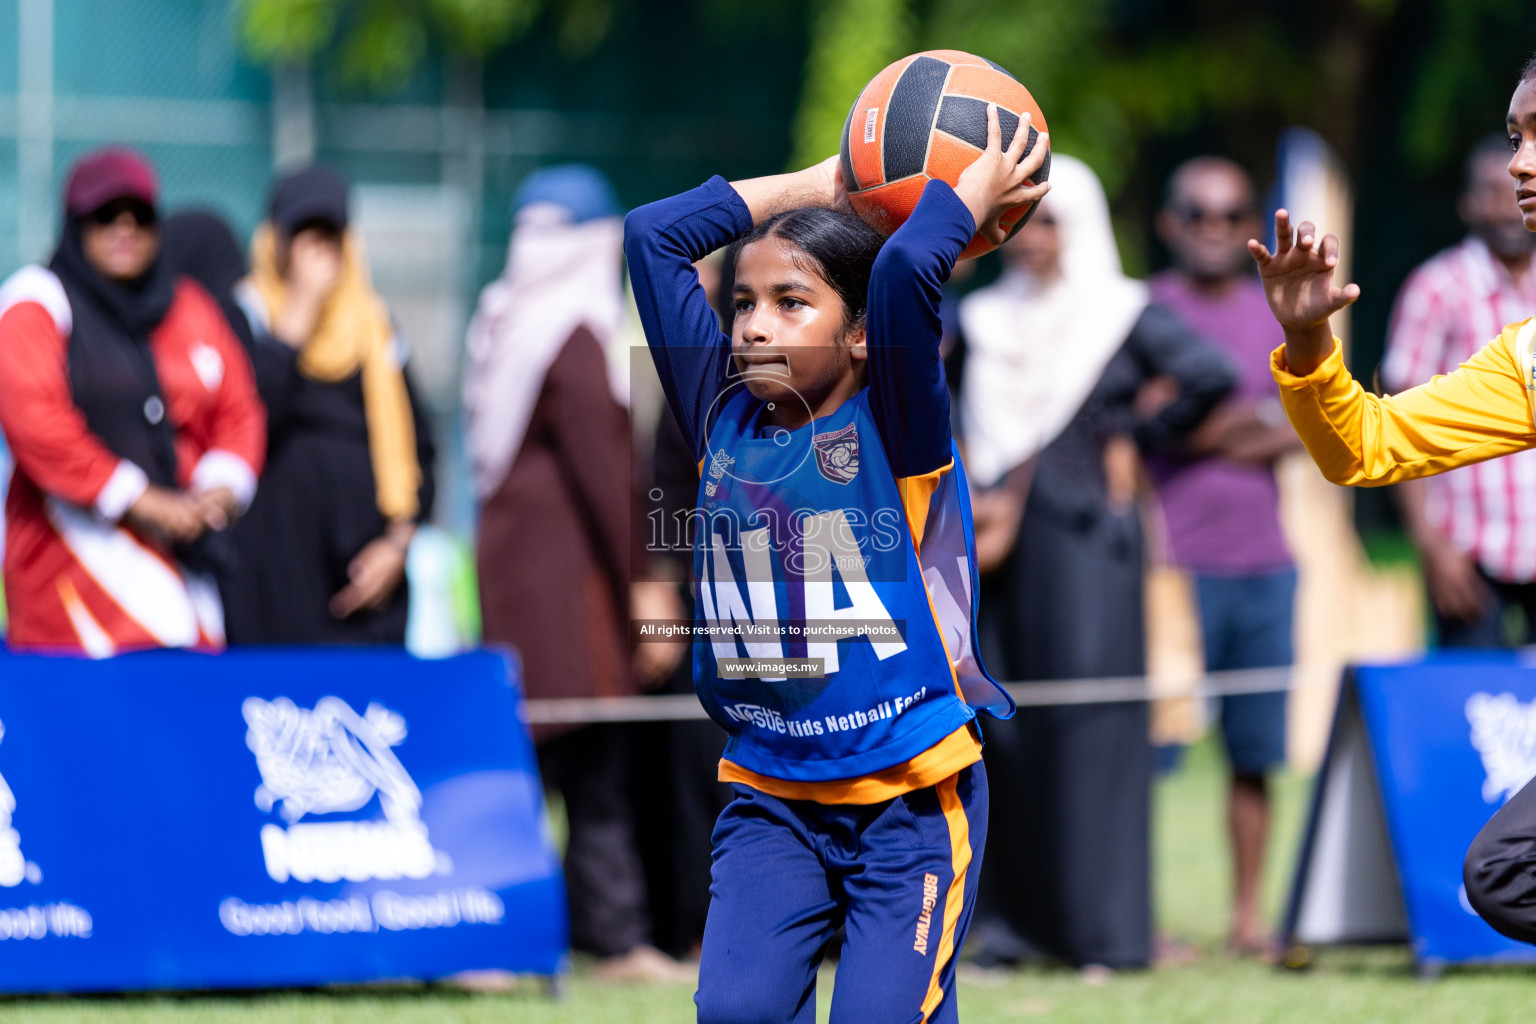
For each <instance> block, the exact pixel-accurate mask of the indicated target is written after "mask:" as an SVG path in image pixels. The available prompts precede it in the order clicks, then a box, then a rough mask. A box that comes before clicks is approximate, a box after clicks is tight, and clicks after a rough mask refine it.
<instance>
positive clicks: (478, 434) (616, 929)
mask: <svg viewBox="0 0 1536 1024" xmlns="http://www.w3.org/2000/svg"><path fill="white" fill-rule="evenodd" d="M623 213H624V211H623V209H622V208H621V207H620V206H619V203H618V199H617V197H616V196H615V195H614V194H613V189H612V187H611V186H610V185H609V184H608V182H607V180H606V179H605V178H603V176H602V175H601V174H599V173H598V172H597V171H596V170H594V169H593V168H591V167H586V166H583V165H576V164H571V165H564V166H559V167H550V168H545V169H543V170H540V171H536V172H535V173H533V174H532V175H530V176H529V177H528V178H526V179H525V180H524V181H523V183H522V185H521V186H519V188H518V191H517V194H516V196H515V197H514V198H513V228H512V239H511V244H510V248H509V250H508V253H507V266H506V269H505V270H504V271H503V272H502V274H501V276H500V277H499V278H497V279H496V280H495V281H493V282H491V284H490V285H488V286H487V287H486V288H485V290H484V291H483V292H482V293H481V295H480V304H479V307H478V308H477V309H476V311H475V316H474V319H473V320H472V321H471V322H470V325H469V337H468V342H467V365H466V366H465V369H464V408H465V413H466V416H467V418H468V431H467V442H468V448H469V457H470V461H471V463H472V468H473V472H474V484H475V490H476V494H477V497H478V499H479V501H480V536H479V542H478V545H477V548H478V550H477V553H476V562H477V568H478V571H479V579H480V608H481V621H482V624H483V632H484V637H485V640H486V642H487V643H492V644H508V645H511V646H512V647H514V648H516V650H517V653H518V657H519V661H520V663H521V667H522V678H523V689H524V692H525V693H526V694H527V695H528V696H529V697H536V698H551V697H612V696H623V695H628V694H632V693H635V692H637V685H636V679H635V675H634V672H633V671H632V669H631V665H630V646H629V623H628V619H629V593H630V591H629V581H630V564H629V560H630V553H631V549H632V542H633V540H634V538H635V535H636V532H637V531H636V525H635V522H634V521H633V520H632V518H631V517H632V503H631V494H630V488H631V483H630V480H631V477H630V435H629V416H628V412H627V410H626V408H625V404H626V401H627V390H628V389H627V387H626V386H625V384H626V377H625V373H624V368H623V361H622V359H619V358H610V349H611V348H612V347H614V346H615V345H616V344H620V343H619V342H617V341H616V339H617V338H618V334H619V328H620V325H621V322H622V320H623V312H624V305H623V278H622V271H623V259H624V257H623V235H624V222H623ZM534 740H535V743H536V745H537V749H538V757H539V769H540V773H541V774H542V776H543V779H544V783H545V785H547V786H549V787H551V788H553V789H557V790H559V791H560V793H561V795H562V797H563V798H564V802H565V810H566V818H567V822H568V825H569V834H568V841H567V843H566V854H565V872H566V888H567V891H568V896H569V901H570V914H571V942H572V945H573V946H575V947H576V948H577V949H580V950H582V951H583V952H588V953H592V954H594V955H595V956H597V957H599V958H600V959H601V962H600V964H599V966H598V967H597V968H596V973H597V974H598V976H600V977H607V978H611V979H622V978H634V977H642V978H658V977H659V978H675V977H677V975H678V970H679V968H678V965H677V964H675V963H674V962H672V961H670V960H668V959H667V958H666V957H665V956H663V955H662V954H661V953H659V952H658V951H656V950H655V949H653V948H652V947H651V946H650V944H649V942H650V922H649V919H648V918H649V914H648V910H647V906H646V895H645V879H644V876H643V873H642V870H641V864H640V859H639V854H638V852H637V850H636V847H635V835H634V814H633V809H632V806H631V803H630V798H629V792H628V786H629V755H628V747H627V741H628V734H627V733H626V732H625V731H624V730H623V727H622V726H612V725H588V726H583V727H580V728H575V729H555V728H551V727H549V726H544V727H541V728H539V729H536V730H535V732H534Z"/></svg>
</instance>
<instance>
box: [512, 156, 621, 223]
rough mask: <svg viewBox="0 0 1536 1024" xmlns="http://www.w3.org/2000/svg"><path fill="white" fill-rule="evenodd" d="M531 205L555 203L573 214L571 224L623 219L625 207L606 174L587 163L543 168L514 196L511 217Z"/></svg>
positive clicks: (524, 181)
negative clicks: (603, 218)
mask: <svg viewBox="0 0 1536 1024" xmlns="http://www.w3.org/2000/svg"><path fill="white" fill-rule="evenodd" d="M531 203H553V204H554V205H556V206H563V207H565V208H566V209H567V210H569V211H571V223H573V224H580V223H581V222H582V221H588V220H596V219H597V218H599V217H621V216H623V215H624V207H622V206H620V205H619V197H618V196H617V195H616V194H615V193H614V191H613V186H612V185H610V184H609V183H608V179H607V178H605V177H603V173H602V172H601V171H599V170H598V169H597V168H596V167H592V166H589V165H588V164H560V165H558V166H555V167H543V168H540V169H539V170H537V171H534V172H533V173H532V174H530V175H528V177H526V178H524V179H523V182H522V184H521V185H519V186H518V187H517V191H516V192H515V193H514V194H513V196H512V216H513V218H514V219H515V218H516V217H517V214H518V211H520V210H521V209H522V208H523V207H525V206H528V205H529V204H531Z"/></svg>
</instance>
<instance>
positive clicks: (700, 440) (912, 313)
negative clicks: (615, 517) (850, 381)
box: [624, 177, 976, 479]
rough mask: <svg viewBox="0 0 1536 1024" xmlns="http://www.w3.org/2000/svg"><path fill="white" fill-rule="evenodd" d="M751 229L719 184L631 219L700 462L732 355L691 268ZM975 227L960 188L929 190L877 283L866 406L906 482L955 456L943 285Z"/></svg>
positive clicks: (884, 252)
mask: <svg viewBox="0 0 1536 1024" xmlns="http://www.w3.org/2000/svg"><path fill="white" fill-rule="evenodd" d="M751 228H752V214H751V212H750V211H749V210H748V209H747V204H746V203H745V202H743V201H742V198H741V196H739V195H737V193H736V190H735V189H733V188H731V186H730V185H729V184H728V183H726V181H725V180H724V179H723V178H718V177H716V178H712V179H710V180H709V181H707V182H705V183H704V184H703V185H701V186H699V187H698V188H695V189H692V190H690V191H688V192H684V193H682V194H681V195H676V196H673V197H671V198H670V199H663V200H661V201H659V202H655V203H651V204H650V205H648V206H642V207H640V208H639V209H638V210H635V211H634V212H632V213H631V214H630V215H629V216H628V217H627V218H625V222H624V252H625V255H626V257H627V258H628V260H629V273H630V280H631V282H632V284H633V286H634V292H635V302H636V304H637V305H638V307H639V311H640V321H641V323H642V324H643V325H644V327H645V334H646V338H647V339H648V340H649V342H650V345H651V354H652V356H653V357H654V359H655V361H656V369H657V372H658V373H659V374H660V376H661V383H662V387H663V388H664V389H665V391H666V395H667V401H668V403H670V405H671V406H672V409H673V411H674V412H675V413H676V415H677V419H678V422H679V424H681V426H682V428H683V432H684V434H685V435H686V436H687V437H688V440H689V442H690V443H691V444H692V445H693V451H694V456H695V457H696V458H702V457H703V455H704V435H705V432H706V430H707V427H708V424H706V423H705V422H704V420H705V417H706V416H707V414H708V412H709V409H710V408H711V407H712V406H713V404H714V402H715V399H716V398H717V397H718V396H719V394H720V392H721V390H722V389H723V388H724V387H725V386H726V382H727V378H728V376H729V373H730V355H731V352H730V338H729V337H727V336H726V335H725V334H724V333H723V332H722V331H721V330H720V326H719V318H718V317H717V315H716V313H715V311H714V309H713V308H711V307H710V305H709V301H708V299H707V297H706V296H705V294H704V289H703V287H702V286H701V285H700V284H699V278H698V273H697V271H695V270H694V268H693V264H694V262H695V261H697V260H700V259H702V258H704V257H705V256H707V255H708V254H709V253H711V252H713V251H714V250H716V249H719V248H721V247H723V246H725V245H728V244H729V243H730V242H732V241H734V240H735V239H737V238H739V237H740V236H742V235H744V234H746V233H747V232H748V231H750V230H751ZM975 231H976V225H975V221H974V219H973V218H972V216H971V212H970V210H969V209H968V208H967V207H966V206H965V204H964V203H962V202H961V201H960V197H959V196H957V195H955V192H954V190H953V189H952V188H950V187H949V186H948V185H947V184H945V183H943V182H939V181H934V182H930V183H929V184H928V186H927V188H926V189H924V191H923V196H922V199H921V200H920V201H919V202H918V204H917V208H916V209H915V210H914V211H913V213H912V216H911V217H909V218H908V219H907V222H906V223H905V224H903V225H902V226H901V227H900V228H898V229H897V230H896V232H895V233H894V234H892V235H891V237H890V238H889V239H887V240H886V242H885V244H884V245H883V246H882V247H881V250H880V254H879V256H878V257H877V258H876V260H875V266H874V270H873V272H872V273H871V276H870V282H869V300H868V307H867V312H866V317H865V337H866V344H867V345H868V348H869V404H870V410H871V412H872V414H873V415H874V418H875V421H876V423H877V425H878V427H879V430H880V435H881V440H882V441H883V442H884V444H885V448H886V452H887V455H888V457H889V460H890V464H891V471H892V473H893V474H894V475H895V476H896V477H897V478H898V479H901V478H905V477H914V476H922V475H925V474H928V473H932V472H934V471H936V470H939V469H941V468H943V467H944V466H945V465H947V464H948V463H949V461H950V458H951V446H950V430H949V389H948V386H947V384H946V382H945V378H944V365H943V362H942V361H941V360H940V358H939V340H940V336H941V333H942V324H941V323H940V318H939V309H940V303H941V300H942V289H943V286H944V282H945V281H946V280H948V278H949V273H950V270H951V269H952V268H953V267H954V265H955V261H956V260H957V259H959V257H960V252H961V250H962V249H964V248H965V246H966V244H967V243H968V242H969V241H970V240H971V237H972V236H973V235H974V234H975Z"/></svg>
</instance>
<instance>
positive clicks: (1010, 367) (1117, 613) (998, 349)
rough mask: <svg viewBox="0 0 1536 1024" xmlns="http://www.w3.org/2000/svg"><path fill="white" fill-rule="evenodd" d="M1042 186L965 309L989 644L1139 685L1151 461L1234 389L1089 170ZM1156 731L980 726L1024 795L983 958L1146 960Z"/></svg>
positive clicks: (990, 892) (1008, 788)
mask: <svg viewBox="0 0 1536 1024" xmlns="http://www.w3.org/2000/svg"><path fill="white" fill-rule="evenodd" d="M1051 185H1052V188H1051V194H1050V196H1049V197H1047V198H1046V199H1045V200H1044V201H1043V202H1042V203H1041V206H1040V208H1039V210H1038V211H1037V213H1036V214H1035V216H1034V218H1033V219H1032V220H1031V221H1030V222H1029V223H1027V224H1025V225H1024V226H1023V227H1022V228H1020V229H1019V231H1018V233H1017V234H1016V235H1015V236H1014V238H1013V239H1012V240H1011V241H1010V242H1009V243H1008V244H1007V245H1006V246H1005V247H1004V249H1003V256H1004V260H1005V264H1006V270H1005V272H1004V274H1003V276H1002V277H1001V278H1000V279H999V280H998V282H997V283H996V284H994V285H992V286H990V287H988V288H984V289H981V290H979V291H977V292H975V293H973V294H972V295H971V296H969V297H968V298H967V299H966V300H965V301H964V302H963V303H962V305H961V307H960V325H961V330H962V333H963V337H964V339H965V345H966V352H965V363H964V371H963V376H962V387H961V430H962V433H963V435H964V442H965V451H966V465H967V467H968V468H969V469H970V475H971V479H972V481H973V483H974V484H975V485H976V486H977V488H978V489H979V490H980V491H981V493H979V494H978V496H977V550H978V559H979V560H980V561H981V563H982V566H981V567H982V570H983V572H984V573H985V575H984V576H983V581H982V598H981V607H982V613H981V620H980V623H979V627H978V628H979V629H980V631H981V635H982V648H983V653H984V656H985V657H986V660H987V664H988V666H989V667H990V668H991V669H992V671H993V672H994V673H996V674H997V675H998V678H1003V679H1011V680H1030V679H1071V678H1087V677H1094V676H1125V675H1140V674H1141V673H1142V672H1143V671H1144V669H1145V644H1144V637H1143V624H1142V614H1143V613H1142V560H1143V547H1142V533H1141V523H1140V519H1139V516H1138V512H1137V508H1136V503H1135V498H1136V490H1137V479H1138V469H1139V467H1138V461H1137V457H1138V450H1146V449H1157V450H1177V449H1178V447H1179V446H1180V444H1181V443H1182V439H1183V438H1184V437H1185V436H1186V435H1187V434H1188V433H1189V431H1191V430H1192V429H1193V428H1194V427H1195V426H1197V425H1198V424H1199V422H1200V421H1201V419H1203V418H1204V416H1205V414H1206V413H1207V412H1208V411H1209V410H1210V409H1211V408H1212V407H1213V406H1214V405H1215V404H1216V403H1217V402H1218V401H1220V400H1221V398H1222V397H1223V396H1224V395H1225V394H1226V393H1227V391H1229V390H1230V389H1231V387H1232V385H1233V383H1234V381H1235V377H1234V374H1233V371H1232V369H1231V368H1230V366H1229V365H1228V364H1227V362H1226V360H1225V358H1224V357H1223V356H1222V355H1221V353H1220V352H1219V351H1217V350H1216V349H1214V348H1212V347H1210V346H1208V345H1206V344H1204V343H1203V342H1201V341H1199V340H1198V339H1196V338H1195V337H1194V336H1193V335H1191V334H1190V332H1189V331H1188V329H1187V328H1185V327H1184V326H1183V325H1182V324H1181V323H1180V322H1179V321H1178V320H1177V319H1176V318H1175V317H1174V316H1173V314H1172V313H1170V312H1168V311H1167V310H1166V309H1163V308H1162V307H1160V306H1156V305H1148V296H1147V288H1146V286H1145V285H1144V284H1142V283H1141V282H1139V281H1134V280H1131V279H1130V278H1127V277H1126V276H1125V275H1124V273H1123V272H1122V270H1121V266H1120V257H1119V254H1118V252H1117V250H1116V248H1115V239H1114V234H1113V232H1112V230H1111V227H1110V219H1109V206H1108V203H1107V202H1106V201H1105V198H1104V190H1103V188H1102V186H1100V184H1099V181H1098V179H1097V178H1096V177H1095V176H1094V174H1093V172H1092V171H1091V170H1089V168H1088V167H1087V166H1086V165H1085V164H1083V163H1082V162H1080V161H1078V160H1074V159H1072V158H1071V157H1068V156H1063V155H1060V154H1057V155H1056V156H1055V157H1054V160H1053V163H1052V167H1051ZM1147 724H1148V723H1147V707H1146V705H1145V704H1144V703H1139V702H1138V703H1123V704H1095V705H1078V706H1061V707H1041V708H1029V707H1027V706H1021V707H1020V708H1019V712H1018V715H1017V717H1015V718H1014V719H1013V721H1010V722H998V723H994V724H992V725H990V726H989V727H988V730H987V739H988V744H987V749H986V754H985V756H986V762H987V771H988V772H989V773H992V775H993V777H994V778H1007V779H1009V780H1011V783H1012V784H1011V785H999V786H997V787H996V793H995V794H994V798H993V799H994V817H993V825H992V833H991V835H990V836H989V837H988V842H989V843H990V844H991V846H990V847H989V849H988V853H989V856H988V858H987V864H986V867H984V868H983V876H982V887H983V894H982V899H981V901H980V903H979V906H980V907H981V908H983V909H982V910H981V911H980V913H982V914H983V920H981V921H978V926H977V928H976V929H973V934H974V935H976V936H977V938H978V939H980V940H981V944H982V945H983V947H988V946H990V947H991V948H990V949H985V950H984V955H986V954H991V955H993V956H996V957H1000V958H1005V959H1007V958H1013V957H1017V956H1021V955H1024V954H1025V953H1026V952H1028V951H1034V952H1036V953H1043V954H1045V955H1047V956H1050V957H1053V958H1057V959H1061V960H1065V961H1067V962H1069V963H1071V964H1073V965H1075V966H1078V967H1088V966H1090V965H1092V966H1095V967H1107V968H1112V969H1117V968H1130V967H1144V966H1147V965H1148V964H1149V963H1150V962H1151V960H1152V955H1153V954H1152V922H1151V886H1150V883H1151V878H1150V851H1149V817H1150V815H1149V810H1150V801H1151V777H1152V751H1151V748H1150V746H1149V744H1148V737H1147ZM999 802H1001V803H999ZM1004 805H1008V806H1004ZM989 868H990V869H991V870H990V871H989V870H988V869H989ZM987 915H990V920H987V919H986V918H987ZM1019 939H1022V940H1023V942H1022V943H1020V942H1019V941H1018V940H1019ZM1010 947H1012V948H1010Z"/></svg>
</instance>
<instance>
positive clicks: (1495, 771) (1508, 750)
mask: <svg viewBox="0 0 1536 1024" xmlns="http://www.w3.org/2000/svg"><path fill="white" fill-rule="evenodd" d="M1467 721H1468V722H1470V723H1471V724H1472V746H1473V747H1475V748H1476V749H1477V752H1478V755H1479V756H1481V757H1482V759H1483V771H1484V772H1486V773H1487V776H1488V778H1487V779H1486V780H1484V782H1483V799H1484V800H1486V801H1487V802H1488V803H1493V802H1494V801H1496V800H1498V801H1504V800H1508V799H1509V798H1510V797H1512V796H1514V795H1515V794H1516V793H1518V792H1520V790H1521V789H1523V788H1524V787H1525V784H1526V783H1527V782H1529V781H1531V779H1532V778H1533V777H1536V701H1532V702H1531V703H1529V704H1522V703H1520V701H1519V700H1518V699H1517V698H1516V697H1515V695H1514V694H1512V693H1501V694H1499V695H1498V696H1497V697H1495V696H1494V695H1493V694H1491V693H1474V694H1473V695H1472V696H1470V697H1468V698H1467Z"/></svg>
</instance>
